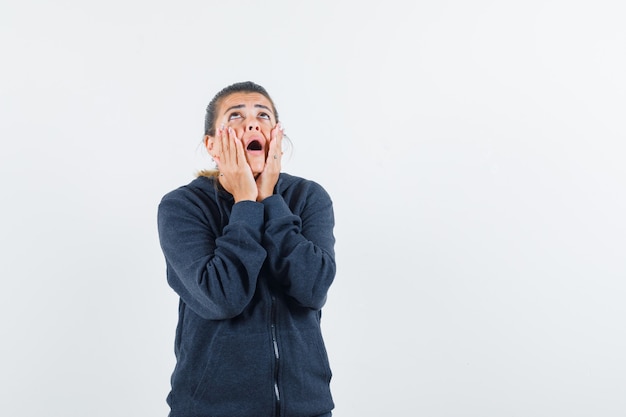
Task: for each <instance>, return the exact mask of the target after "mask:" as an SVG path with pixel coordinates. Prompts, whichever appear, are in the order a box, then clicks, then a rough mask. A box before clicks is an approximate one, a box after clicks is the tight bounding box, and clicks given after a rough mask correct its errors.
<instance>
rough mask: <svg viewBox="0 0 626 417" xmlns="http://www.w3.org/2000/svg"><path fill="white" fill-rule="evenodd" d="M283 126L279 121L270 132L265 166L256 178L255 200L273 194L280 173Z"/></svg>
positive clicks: (260, 199)
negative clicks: (257, 190)
mask: <svg viewBox="0 0 626 417" xmlns="http://www.w3.org/2000/svg"><path fill="white" fill-rule="evenodd" d="M282 144H283V127H282V125H281V124H280V123H278V124H277V125H276V126H274V127H273V128H272V131H271V132H270V143H269V150H268V153H267V159H266V160H265V168H263V172H261V174H259V176H258V177H257V179H256V184H257V188H258V189H259V194H258V195H257V201H262V200H264V199H266V198H267V197H269V196H271V195H272V194H274V187H275V186H276V183H277V182H278V177H279V175H280V169H281V160H282V156H283V148H282V146H283V145H282Z"/></svg>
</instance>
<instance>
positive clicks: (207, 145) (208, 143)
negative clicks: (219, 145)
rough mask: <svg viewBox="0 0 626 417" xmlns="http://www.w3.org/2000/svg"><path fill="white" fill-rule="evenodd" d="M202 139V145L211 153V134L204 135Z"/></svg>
mask: <svg viewBox="0 0 626 417" xmlns="http://www.w3.org/2000/svg"><path fill="white" fill-rule="evenodd" d="M202 141H203V142H204V147H205V148H206V150H207V152H208V153H209V155H212V154H211V151H212V150H213V145H214V144H215V138H214V137H213V136H209V135H205V136H204V139H203V140H202Z"/></svg>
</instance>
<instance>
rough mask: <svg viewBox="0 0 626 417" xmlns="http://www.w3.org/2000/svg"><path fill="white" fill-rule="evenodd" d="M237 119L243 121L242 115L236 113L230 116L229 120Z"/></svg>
mask: <svg viewBox="0 0 626 417" xmlns="http://www.w3.org/2000/svg"><path fill="white" fill-rule="evenodd" d="M235 119H241V113H239V112H236V111H235V112H232V113H231V114H229V115H228V120H235Z"/></svg>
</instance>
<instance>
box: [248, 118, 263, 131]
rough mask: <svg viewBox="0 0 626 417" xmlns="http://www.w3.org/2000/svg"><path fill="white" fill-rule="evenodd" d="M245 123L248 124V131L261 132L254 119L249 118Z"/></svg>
mask: <svg viewBox="0 0 626 417" xmlns="http://www.w3.org/2000/svg"><path fill="white" fill-rule="evenodd" d="M247 123H248V130H256V131H259V130H261V127H260V126H259V121H258V120H257V119H256V118H255V117H249V118H248V120H247Z"/></svg>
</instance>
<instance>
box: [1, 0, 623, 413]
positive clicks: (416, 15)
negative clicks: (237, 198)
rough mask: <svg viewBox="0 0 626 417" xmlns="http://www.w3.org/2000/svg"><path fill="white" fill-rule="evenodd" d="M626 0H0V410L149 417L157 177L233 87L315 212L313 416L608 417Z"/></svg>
mask: <svg viewBox="0 0 626 417" xmlns="http://www.w3.org/2000/svg"><path fill="white" fill-rule="evenodd" d="M625 21H626V6H624V3H623V2H622V1H621V0H615V1H603V0H594V1H577V0H570V1H566V0H557V1H550V0H544V1H537V0H530V1H529V0H526V1H487V0H483V1H461V0H449V1H396V0H387V1H377V2H375V3H374V2H371V3H368V2H353V1H350V2H342V1H331V0H329V1H317V2H310V3H309V2H297V1H287V0H285V1H274V2H271V1H268V2H263V1H252V0H242V1H226V0H222V1H200V0H195V1H181V2H160V1H138V0H130V1H128V0H114V1H106V2H105V1H101V2H88V1H78V0H75V1H72V0H67V1H64V0H57V1H47V2H46V1H43V0H42V1H36V0H35V1H33V0H30V1H29V0H27V1H18V0H8V1H7V0H3V1H2V3H0V46H1V49H0V54H1V56H0V60H1V64H0V89H1V91H0V92H1V95H0V106H1V107H0V138H1V140H2V148H1V149H0V186H1V195H2V204H1V210H2V211H1V214H2V215H1V216H0V227H1V229H0V239H1V241H0V255H1V258H0V259H1V263H0V275H1V289H0V323H1V331H2V343H1V344H0V410H2V414H3V415H6V416H12V417H25V416H59V417H84V416H90V417H100V416H103V417H104V416H106V417H110V416H132V417H137V416H140V417H142V416H146V417H148V416H150V417H154V416H166V415H167V411H168V409H167V405H166V403H165V397H166V395H167V393H168V390H169V376H170V373H171V371H172V369H173V365H174V355H173V339H174V327H175V324H176V318H177V317H176V314H177V310H176V308H177V298H176V296H175V294H174V293H173V291H171V289H170V288H169V287H168V286H167V283H166V280H165V267H164V260H163V257H162V254H161V251H160V248H159V244H158V239H157V231H156V208H157V204H158V202H159V200H160V198H161V197H162V195H163V194H165V193H166V192H168V191H169V190H171V189H173V188H175V187H178V186H179V185H183V184H185V183H187V182H189V181H190V180H191V179H193V177H194V172H195V170H197V169H199V168H202V167H206V166H209V161H208V158H206V157H205V155H204V154H203V152H202V151H201V149H200V148H199V143H200V140H201V137H202V130H203V118H204V111H205V107H206V105H207V103H208V101H209V100H210V99H211V97H212V96H213V95H214V94H215V93H216V92H217V91H218V90H219V89H221V88H222V87H224V86H226V85H228V84H231V83H233V82H237V81H243V80H252V81H255V82H257V83H259V84H261V85H263V86H265V87H266V88H267V89H268V91H269V92H270V94H271V95H272V96H273V98H274V100H275V102H276V104H277V106H278V110H279V113H280V116H281V119H282V121H283V124H284V126H285V128H286V131H287V133H288V134H289V136H290V137H291V139H292V141H293V143H294V151H293V154H292V155H291V157H290V158H289V160H288V161H287V162H286V164H285V167H284V170H285V171H286V172H290V173H292V174H294V175H299V176H304V177H307V178H310V179H313V180H315V181H318V182H319V183H321V184H322V185H323V186H324V187H325V188H326V189H327V191H328V192H329V193H330V194H331V196H332V198H333V200H334V203H335V210H336V222H337V227H336V237H337V246H336V251H337V261H338V273H337V277H336V281H335V284H334V285H333V287H332V288H331V291H330V293H329V300H328V303H327V305H326V307H325V309H324V319H323V331H324V336H325V339H326V342H327V345H328V351H329V355H330V359H331V365H332V367H333V371H334V378H333V383H332V388H333V394H334V397H335V401H336V404H337V407H336V410H335V415H336V416H338V417H364V416H429V417H444V416H477V417H478V416H480V417H485V416H489V417H491V416H493V417H496V416H498V417H499V416H507V417H509V416H524V417H526V416H568V417H572V416H603V417H607V416H624V415H626V395H624V393H625V392H626V357H625V354H624V352H625V351H626V334H625V332H624V325H625V319H626V302H625V300H626V280H625V278H626V261H625V256H624V255H625V253H626V218H625V216H624V213H625V212H626V196H625V188H624V187H625V185H626V164H625V163H624V159H625V156H626V142H625V141H626V124H625V123H624V116H625V115H626V76H625V74H626V25H625V24H624V22H625Z"/></svg>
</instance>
